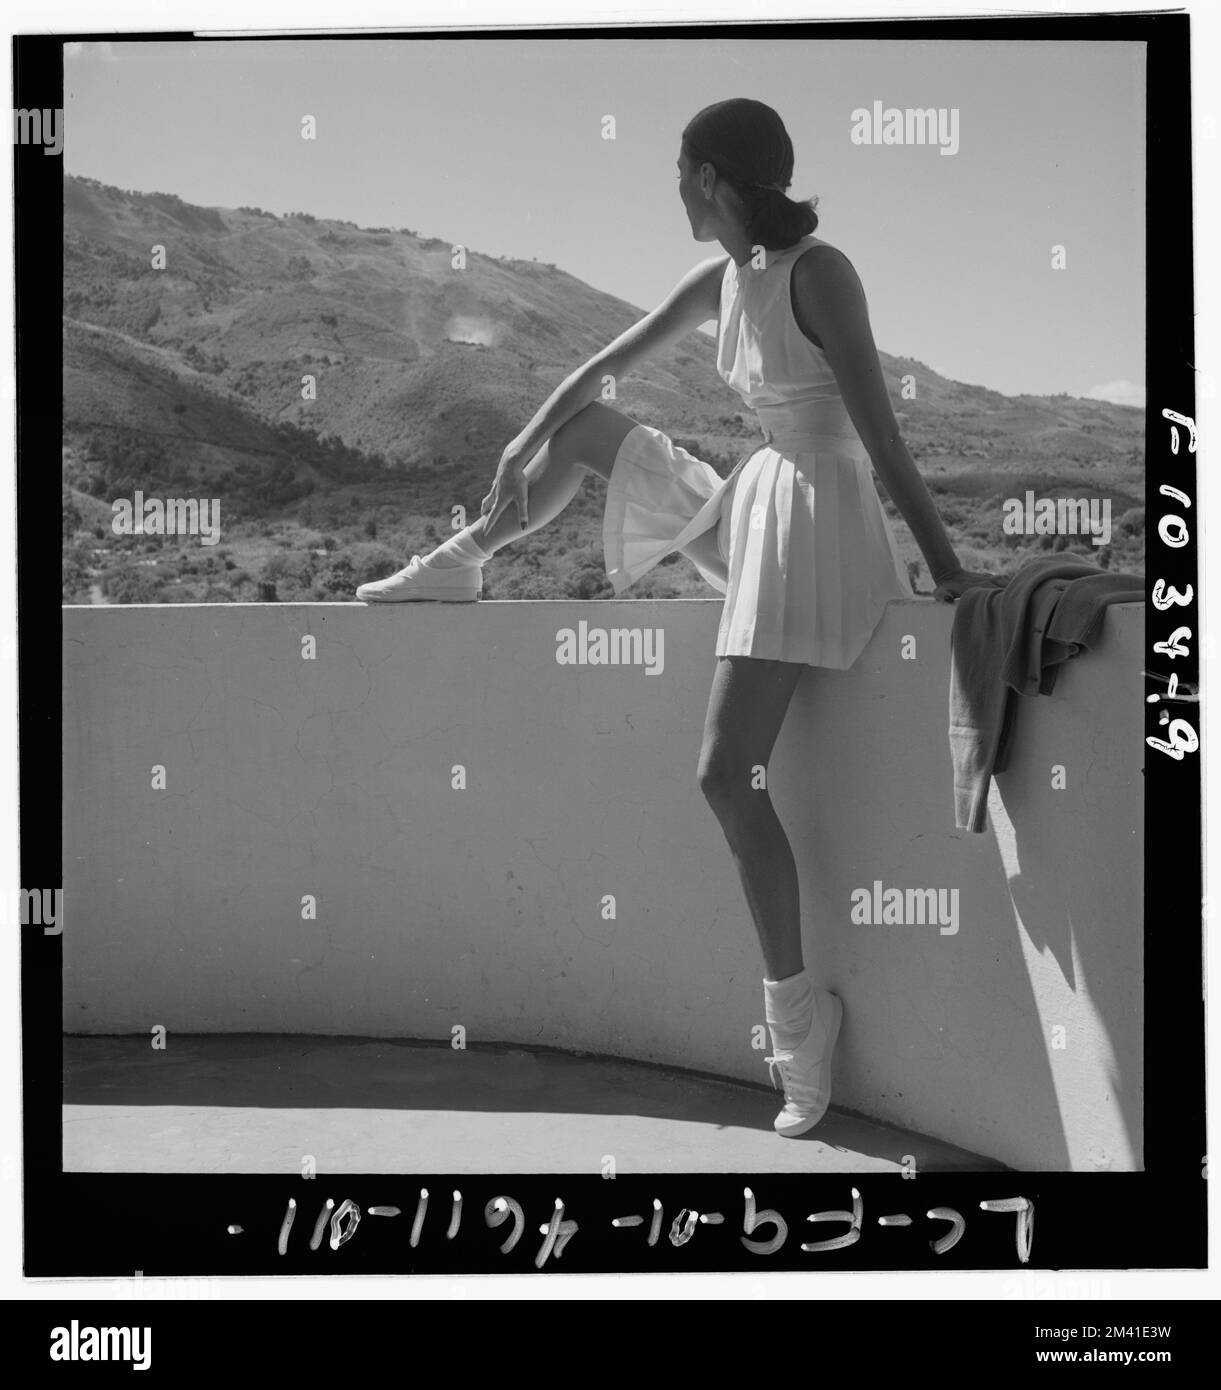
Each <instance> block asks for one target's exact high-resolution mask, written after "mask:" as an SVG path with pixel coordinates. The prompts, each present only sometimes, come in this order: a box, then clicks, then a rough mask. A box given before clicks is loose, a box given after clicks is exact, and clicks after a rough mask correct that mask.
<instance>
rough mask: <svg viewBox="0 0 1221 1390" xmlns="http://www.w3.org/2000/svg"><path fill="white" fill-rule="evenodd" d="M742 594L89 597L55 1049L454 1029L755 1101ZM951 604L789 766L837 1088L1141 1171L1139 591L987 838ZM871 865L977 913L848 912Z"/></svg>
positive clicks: (802, 709)
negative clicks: (596, 659)
mask: <svg viewBox="0 0 1221 1390" xmlns="http://www.w3.org/2000/svg"><path fill="white" fill-rule="evenodd" d="M719 611H720V604H719V601H717V600H710V601H698V600H697V601H636V602H612V603H585V602H576V601H574V602H518V603H505V602H488V603H479V604H475V605H471V606H453V605H413V604H409V605H398V606H386V607H370V608H366V607H365V606H363V605H360V604H301V605H297V604H270V605H257V604H251V605H198V606H173V607H157V606H151V607H129V608H66V609H65V610H64V791H65V800H64V887H65V893H64V921H65V924H66V925H65V928H64V960H65V985H64V1021H65V1026H66V1027H67V1029H68V1031H70V1032H74V1033H91V1032H92V1033H114V1032H147V1031H148V1030H149V1029H150V1028H152V1027H153V1026H154V1025H156V1024H163V1025H165V1026H166V1027H167V1028H168V1029H169V1030H170V1031H171V1033H172V1032H174V1031H176V1030H178V1031H186V1032H230V1031H239V1032H262V1031H268V1032H302V1033H326V1034H362V1035H372V1036H402V1037H413V1038H442V1039H444V1038H448V1037H450V1036H451V1030H452V1029H453V1028H455V1027H456V1026H459V1025H460V1026H462V1027H463V1028H465V1030H466V1037H467V1039H468V1041H481V1040H486V1041H492V1040H496V1041H514V1042H526V1043H536V1044H548V1045H553V1046H557V1047H566V1048H575V1049H584V1050H590V1051H594V1052H599V1053H609V1054H615V1055H619V1056H623V1057H630V1058H637V1059H644V1060H649V1061H658V1062H666V1063H672V1064H678V1065H682V1066H687V1067H692V1068H696V1069H700V1070H705V1071H709V1072H714V1073H719V1074H721V1075H727V1076H732V1077H740V1078H746V1079H751V1080H755V1081H759V1080H764V1081H765V1080H766V1077H767V1071H766V1067H765V1066H764V1064H763V1060H762V1057H763V1053H762V1051H761V1050H758V1049H757V1048H756V1047H755V1046H752V1039H753V1038H754V1037H755V1036H756V1035H755V1033H754V1030H756V1027H757V1025H760V1024H761V1023H762V1014H763V1007H762V1003H763V1001H762V985H761V977H762V968H761V958H760V956H759V953H758V947H757V944H756V942H755V939H754V931H753V927H752V925H751V920H750V916H749V913H748V911H747V908H746V905H745V900H744V898H743V894H742V890H741V887H740V885H739V882H738V878H737V874H736V870H735V868H734V865H733V862H732V860H731V859H730V856H729V854H728V852H727V848H726V845H725V842H724V839H723V837H722V834H721V831H720V827H719V826H718V824H717V822H716V820H715V819H714V817H713V815H712V813H711V811H710V810H709V809H708V808H707V806H706V804H705V802H704V801H703V798H702V796H701V794H700V792H699V789H698V787H697V786H696V782H695V770H696V763H697V758H698V753H699V747H700V738H701V732H702V728H703V719H704V710H705V706H706V702H707V694H708V688H709V683H710V680H711V677H712V673H713V669H714V666H715V660H716V659H715V656H714V655H713V648H714V643H715V633H716V624H717V619H718V614H719ZM581 620H584V621H585V622H587V623H588V624H590V625H595V624H596V625H599V626H601V627H604V628H613V627H627V626H629V625H630V626H632V627H642V628H653V629H661V630H663V631H664V669H662V670H661V671H660V672H659V673H658V674H649V673H648V672H647V671H646V669H645V668H644V667H643V666H641V665H617V666H616V665H601V666H595V665H584V666H581V665H578V666H568V665H560V664H558V663H557V660H556V651H557V631H558V630H559V629H560V628H562V627H572V628H576V627H577V625H578V624H579V622H580V621H581ZM952 620H953V609H951V608H949V607H945V606H941V605H938V604H935V603H933V602H932V601H931V600H928V599H922V600H916V601H915V602H911V603H893V604H892V605H891V606H890V608H889V609H888V611H887V613H886V616H885V618H884V619H883V621H882V623H881V625H880V626H879V628H878V631H877V633H876V634H875V636H874V639H873V641H872V642H871V644H870V646H869V648H868V649H867V650H866V652H865V653H864V655H863V656H862V657H861V658H860V660H859V661H858V662H857V665H856V667H855V668H854V669H853V670H852V671H849V672H837V671H829V670H817V669H814V668H811V669H810V670H808V671H807V672H806V674H805V676H804V677H803V679H802V683H801V685H800V686H799V688H798V692H797V695H796V697H795V699H794V704H793V706H792V708H791V710H790V713H789V717H788V720H787V721H786V724H785V727H784V729H783V731H782V733H781V736H780V740H779V743H778V744H777V748H776V752H775V755H774V757H773V760H772V771H771V786H772V795H773V798H774V801H775V803H776V807H777V810H778V812H779V814H780V817H781V819H782V821H783V822H784V824H785V826H786V827H787V828H788V829H789V833H790V837H791V839H792V842H793V846H794V851H795V854H796V857H797V861H798V864H799V868H800V874H801V888H802V897H803V913H804V925H805V940H806V956H807V960H808V961H809V962H810V963H811V965H813V966H814V967H815V969H816V971H817V974H818V976H819V978H820V979H821V981H822V982H823V983H825V984H827V985H830V986H832V987H834V988H835V989H837V990H838V991H840V993H841V994H842V997H843V999H844V1003H845V1009H846V1014H845V1025H844V1033H843V1035H842V1039H841V1044H840V1049H839V1051H838V1053H837V1072H836V1075H837V1084H836V1092H835V1102H836V1104H838V1105H841V1106H844V1107H846V1108H849V1109H853V1110H857V1111H860V1112H862V1113H864V1114H867V1115H871V1116H875V1117H877V1118H880V1119H883V1120H886V1121H890V1122H893V1123H895V1124H898V1125H902V1126H906V1127H910V1128H913V1129H916V1130H919V1131H921V1132H923V1133H925V1134H928V1135H930V1136H934V1137H937V1138H940V1139H944V1140H947V1141H949V1142H952V1143H954V1144H959V1145H962V1146H963V1147H965V1148H968V1149H971V1150H974V1151H975V1152H978V1153H981V1154H986V1155H988V1156H991V1157H995V1158H997V1159H1000V1160H1001V1161H1003V1162H1006V1163H1009V1164H1012V1165H1014V1166H1018V1167H1023V1168H1029V1169H1040V1168H1045V1169H1065V1168H1072V1169H1078V1170H1097V1169H1108V1168H1109V1169H1132V1168H1138V1167H1139V1166H1140V1163H1141V1138H1142V1128H1141V1113H1142V1081H1143V1078H1142V1074H1141V1061H1142V987H1141V980H1142V968H1141V954H1142V907H1141V904H1142V890H1143V885H1142V875H1143V863H1142V854H1143V841H1142V785H1141V784H1142V777H1141V771H1140V769H1141V764H1142V762H1143V750H1144V744H1143V740H1142V733H1141V702H1140V699H1139V691H1140V688H1141V687H1140V684H1139V673H1140V669H1141V664H1142V660H1143V651H1144V614H1143V608H1142V606H1141V605H1139V604H1131V605H1122V606H1116V607H1112V608H1110V609H1108V610H1107V612H1106V615H1105V618H1104V628H1103V633H1102V637H1101V639H1100V642H1099V646H1098V647H1097V648H1096V649H1095V650H1094V651H1093V652H1091V653H1089V654H1087V655H1086V656H1083V657H1080V658H1077V659H1076V660H1074V661H1072V662H1070V663H1068V664H1067V665H1066V666H1065V667H1064V668H1063V669H1062V671H1061V674H1060V677H1059V683H1058V686H1057V689H1056V691H1055V694H1054V695H1052V696H1050V697H1047V696H1040V697H1038V698H1036V699H1031V700H1025V701H1023V703H1022V706H1021V710H1020V713H1019V716H1018V721H1017V734H1016V744H1015V747H1014V753H1013V758H1012V762H1011V770H1010V771H1009V772H1007V773H1005V774H1003V775H1002V776H1001V777H1000V778H999V795H998V793H997V788H996V786H995V785H994V787H993V795H992V809H991V813H990V815H991V821H992V824H991V827H990V829H989V831H988V833H987V834H985V835H972V834H970V833H968V832H958V831H956V830H955V828H954V813H953V795H952V789H951V769H950V758H949V744H948V739H947V732H946V727H947V722H948V716H947V694H948V678H949V639H950V629H951V624H952ZM306 636H312V637H313V638H314V639H316V657H315V658H314V659H312V660H307V659H303V655H302V652H303V638H305V637H306ZM905 637H914V639H915V652H916V653H917V657H916V659H914V660H905V659H902V658H901V656H900V644H901V642H902V641H903V639H904V638H905ZM457 764H461V765H462V766H463V767H464V768H465V776H466V788H465V790H455V789H454V788H453V786H452V779H453V772H452V769H453V768H454V767H455V765H457ZM1055 764H1064V765H1065V766H1066V768H1067V772H1068V786H1067V789H1066V790H1052V789H1051V780H1052V779H1051V769H1052V767H1053V765H1055ZM158 765H160V766H163V767H164V768H165V787H164V790H158V789H154V788H153V786H152V780H153V776H154V772H153V770H154V768H155V767H156V766H158ZM875 880H880V881H881V883H882V884H883V885H884V886H885V887H900V888H904V889H909V888H939V889H947V890H950V889H958V890H959V927H958V931H957V932H956V933H955V934H952V935H951V934H946V933H943V932H942V931H940V930H939V929H938V927H937V926H936V925H908V926H897V925H881V926H867V925H857V924H854V923H853V922H852V920H851V915H850V914H851V909H852V903H851V897H850V895H851V893H852V891H853V890H854V889H857V888H864V889H867V890H871V889H872V885H873V883H874V881H875ZM307 894H308V895H312V896H313V898H314V899H315V900H316V902H317V916H316V919H310V918H303V909H302V899H303V897H304V895H307ZM606 895H613V897H614V912H615V915H614V918H613V920H610V919H608V918H607V917H606V916H605V915H604V905H603V904H604V898H605V896H606Z"/></svg>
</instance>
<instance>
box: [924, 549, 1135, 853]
mask: <svg viewBox="0 0 1221 1390" xmlns="http://www.w3.org/2000/svg"><path fill="white" fill-rule="evenodd" d="M1144 600H1145V581H1144V579H1143V578H1142V577H1141V576H1140V575H1137V574H1114V573H1112V572H1111V571H1110V570H1103V569H1099V568H1098V567H1097V565H1094V564H1091V563H1090V562H1089V561H1088V560H1085V559H1083V558H1081V557H1080V556H1074V555H1064V554H1056V555H1046V556H1040V557H1038V558H1037V559H1034V560H1029V561H1027V563H1026V564H1024V565H1023V566H1022V568H1021V569H1020V570H1018V572H1017V573H1016V574H1015V575H1013V577H1012V578H1010V579H1008V580H1004V579H1000V578H997V577H993V578H992V580H991V582H990V583H983V584H980V585H977V586H974V587H972V588H970V589H968V590H967V591H966V592H965V593H964V594H962V595H961V596H960V597H959V598H958V600H957V603H956V605H955V613H954V626H953V628H952V630H951V634H950V754H951V757H952V760H953V765H954V819H955V825H956V827H957V829H959V830H971V831H974V832H976V833H979V832H982V831H983V830H984V829H985V826H986V820H985V813H986V810H987V802H988V783H989V780H990V779H991V777H992V774H993V772H1002V771H1004V769H1005V768H1006V767H1007V766H1008V761H1009V750H1010V748H1011V747H1012V744H1013V728H1014V721H1015V718H1016V714H1017V708H1018V705H1017V701H1016V700H1013V699H1012V698H1011V692H1017V694H1019V695H1029V696H1033V695H1050V694H1051V692H1052V690H1053V688H1054V686H1055V681H1056V675H1057V674H1058V671H1059V667H1060V666H1061V665H1062V664H1063V663H1064V662H1065V661H1067V660H1068V659H1069V658H1070V657H1074V656H1076V655H1078V653H1080V652H1081V651H1082V650H1084V649H1085V648H1087V647H1089V646H1090V645H1091V644H1092V643H1093V641H1094V640H1095V638H1096V636H1097V631H1098V628H1099V626H1100V623H1101V619H1102V612H1103V609H1104V608H1106V607H1107V606H1108V605H1109V604H1112V603H1143V602H1144Z"/></svg>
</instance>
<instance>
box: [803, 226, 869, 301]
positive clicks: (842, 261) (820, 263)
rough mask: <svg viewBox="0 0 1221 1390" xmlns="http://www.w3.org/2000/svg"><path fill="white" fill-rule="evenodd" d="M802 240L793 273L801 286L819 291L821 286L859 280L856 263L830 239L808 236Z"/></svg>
mask: <svg viewBox="0 0 1221 1390" xmlns="http://www.w3.org/2000/svg"><path fill="white" fill-rule="evenodd" d="M801 241H802V242H804V243H807V244H806V245H804V246H803V245H802V244H801V243H798V250H797V254H796V256H795V257H794V259H793V268H792V275H793V280H794V281H795V282H796V286H797V288H798V290H799V291H800V290H802V289H806V290H812V291H817V290H818V288H819V287H820V286H832V285H843V284H859V277H858V276H857V273H856V267H855V266H854V265H853V264H852V262H851V261H850V260H849V259H848V257H847V255H845V253H844V252H843V251H842V250H841V249H840V248H839V247H838V246H832V245H831V243H830V242H829V241H823V240H822V239H821V238H820V237H816V236H812V235H811V236H805V237H802V239H801Z"/></svg>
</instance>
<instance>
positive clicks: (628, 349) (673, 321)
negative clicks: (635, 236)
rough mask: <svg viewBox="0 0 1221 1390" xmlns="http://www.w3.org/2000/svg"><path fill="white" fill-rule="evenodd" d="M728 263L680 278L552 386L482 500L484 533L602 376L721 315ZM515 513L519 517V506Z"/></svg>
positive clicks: (623, 371)
mask: <svg viewBox="0 0 1221 1390" xmlns="http://www.w3.org/2000/svg"><path fill="white" fill-rule="evenodd" d="M728 261H729V257H728V256H714V257H712V258H710V259H709V260H706V261H701V262H700V264H699V265H697V266H695V267H693V268H692V269H691V270H689V271H688V272H687V273H686V275H684V276H683V278H682V279H681V280H680V281H679V282H678V283H677V284H676V285H675V286H674V288H673V289H672V290H671V291H670V293H669V294H668V295H667V296H666V297H665V299H663V300H662V302H661V303H660V304H659V305H658V306H657V308H655V309H654V310H652V312H651V313H648V314H646V315H645V316H644V318H642V319H640V320H639V321H638V322H637V323H634V324H633V325H632V326H631V327H630V328H628V329H626V330H625V331H624V332H623V333H621V334H620V335H619V337H617V338H616V339H615V340H614V342H612V343H610V344H608V345H607V346H606V347H604V348H603V349H602V350H601V351H600V352H598V353H595V354H594V356H593V357H591V358H590V359H589V361H588V362H586V363H585V364H584V365H583V366H581V367H578V368H577V370H576V371H575V372H573V373H572V374H571V375H570V376H568V377H566V378H565V379H564V380H563V381H562V382H561V383H560V384H559V386H557V387H556V389H555V390H554V391H553V392H552V393H551V395H550V396H548V398H547V399H546V400H545V401H544V402H543V404H542V405H541V406H540V407H539V409H538V411H537V412H536V413H535V415H534V418H533V419H532V420H531V421H530V423H529V424H528V425H527V426H526V427H525V429H524V430H522V432H521V433H520V434H519V435H517V436H516V438H514V439H513V440H511V441H510V443H509V444H508V446H507V447H506V448H505V451H504V453H503V455H502V456H501V460H500V466H499V467H498V468H497V470H496V479H495V481H494V482H493V484H492V491H491V492H490V493H489V494H488V497H487V498H485V499H484V517H485V518H486V520H485V521H484V526H485V528H486V529H487V530H489V531H490V530H491V528H492V527H493V526H494V525H495V524H496V520H497V518H498V517H499V516H500V514H501V513H502V512H503V511H504V509H505V507H507V506H508V505H509V503H510V502H512V501H513V500H514V498H515V497H516V496H518V495H521V496H523V498H524V489H525V487H526V483H525V479H524V478H523V477H522V476H521V471H522V469H524V468H525V466H526V465H527V464H528V463H529V462H530V460H531V459H532V458H533V457H534V455H535V454H537V453H538V451H539V450H540V449H541V448H542V447H543V445H544V444H546V442H547V441H548V440H549V439H550V438H551V436H552V435H553V434H554V433H555V432H556V430H558V429H559V428H560V426H561V425H565V424H567V423H568V421H569V420H571V419H572V417H573V416H574V415H576V414H577V413H578V412H579V411H581V410H584V408H585V407H586V406H587V405H589V404H590V402H591V401H594V400H596V399H597V398H598V397H599V396H600V395H601V392H602V382H603V378H604V377H607V376H611V377H614V378H615V380H616V381H619V380H621V379H622V378H623V377H625V376H626V375H627V374H628V372H630V371H631V370H632V368H633V367H636V366H639V364H640V363H641V362H643V361H645V360H646V359H647V358H649V357H651V356H654V355H655V354H656V353H658V352H660V351H661V350H662V349H663V348H665V347H668V346H669V345H670V344H671V343H676V342H679V341H680V340H681V339H683V338H685V337H686V336H687V334H688V333H690V332H692V331H693V330H694V329H696V328H699V326H700V325H701V324H703V323H707V322H708V320H709V319H715V318H716V317H717V316H718V315H719V314H720V312H721V282H722V280H723V279H724V276H725V266H726V265H727V263H728ZM518 512H519V515H520V514H521V508H520V507H519V508H518Z"/></svg>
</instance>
